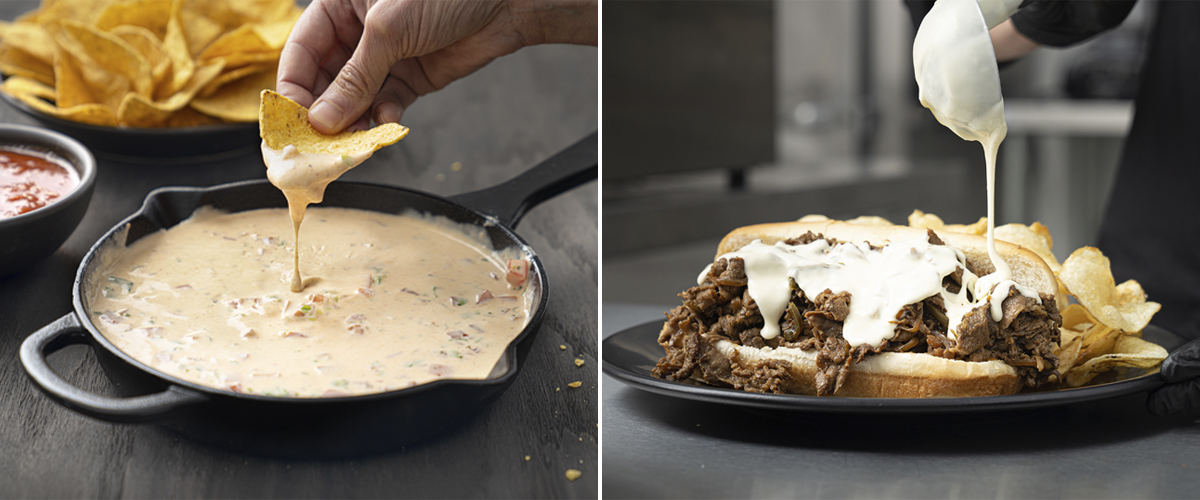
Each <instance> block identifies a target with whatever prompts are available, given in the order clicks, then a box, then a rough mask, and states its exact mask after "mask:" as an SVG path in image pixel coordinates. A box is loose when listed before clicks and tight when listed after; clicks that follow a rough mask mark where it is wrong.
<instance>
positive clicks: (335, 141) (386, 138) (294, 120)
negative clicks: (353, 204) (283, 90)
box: [258, 90, 408, 155]
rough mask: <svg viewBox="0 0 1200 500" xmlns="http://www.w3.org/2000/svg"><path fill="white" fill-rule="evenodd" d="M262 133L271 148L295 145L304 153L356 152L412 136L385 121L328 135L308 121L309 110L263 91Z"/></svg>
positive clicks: (260, 120)
mask: <svg viewBox="0 0 1200 500" xmlns="http://www.w3.org/2000/svg"><path fill="white" fill-rule="evenodd" d="M258 127H259V134H260V135H261V136H262V138H263V142H264V143H265V144H266V146H267V147H269V148H272V149H283V148H285V147H287V146H289V145H290V146H295V148H296V150H297V151H299V152H301V153H319V154H333V155H356V154H359V153H366V152H368V151H376V150H378V149H379V148H381V147H384V146H388V145H391V144H395V143H396V141H399V140H400V139H402V138H404V136H405V135H408V127H405V126H403V125H400V124H397V123H385V124H383V125H379V126H377V127H375V128H373V129H371V130H359V131H352V132H341V133H338V134H334V135H325V134H322V133H320V132H317V131H316V130H314V129H313V128H312V125H309V123H308V109H306V108H304V107H303V106H301V105H299V104H296V102H295V101H292V100H291V99H288V98H286V97H284V96H282V95H280V94H279V93H277V92H274V91H266V90H264V91H263V93H262V107H261V108H259V117H258Z"/></svg>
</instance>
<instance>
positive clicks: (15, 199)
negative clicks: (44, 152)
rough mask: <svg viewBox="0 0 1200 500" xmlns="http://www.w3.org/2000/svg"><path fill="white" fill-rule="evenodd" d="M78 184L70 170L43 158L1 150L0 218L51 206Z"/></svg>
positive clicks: (72, 171) (76, 176)
mask: <svg viewBox="0 0 1200 500" xmlns="http://www.w3.org/2000/svg"><path fill="white" fill-rule="evenodd" d="M78 183H79V178H78V175H77V174H76V173H75V171H74V170H73V169H71V168H67V167H66V166H63V165H61V164H59V163H55V162H54V161H52V160H50V159H48V158H45V157H41V156H34V155H33V154H26V153H19V152H16V151H12V150H4V149H0V217H14V216H17V215H21V214H23V213H26V212H30V211H33V210H37V209H39V208H42V207H44V206H46V205H49V204H51V203H54V201H55V200H57V199H59V198H60V197H62V196H65V195H66V194H67V193H69V192H71V189H72V188H74V187H75V185H76V184H78Z"/></svg>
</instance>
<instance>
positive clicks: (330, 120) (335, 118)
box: [308, 101, 342, 129]
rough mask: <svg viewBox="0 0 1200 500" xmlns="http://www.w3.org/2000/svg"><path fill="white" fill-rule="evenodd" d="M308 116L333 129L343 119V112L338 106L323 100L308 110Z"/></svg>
mask: <svg viewBox="0 0 1200 500" xmlns="http://www.w3.org/2000/svg"><path fill="white" fill-rule="evenodd" d="M308 117H309V119H311V120H312V121H315V122H317V123H320V124H321V125H323V126H325V128H327V129H331V128H334V127H336V126H337V124H338V122H340V121H342V112H341V111H340V110H338V109H337V107H336V106H334V105H332V104H329V103H328V102H325V101H321V102H318V103H317V104H315V105H313V107H312V109H310V110H308Z"/></svg>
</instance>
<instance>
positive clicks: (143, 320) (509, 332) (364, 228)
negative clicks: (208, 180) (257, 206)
mask: <svg viewBox="0 0 1200 500" xmlns="http://www.w3.org/2000/svg"><path fill="white" fill-rule="evenodd" d="M290 229H291V228H290V227H289V224H288V217H287V216H286V215H285V211H284V210H283V209H265V210H254V211H248V212H240V213H235V214H222V213H220V212H217V211H215V210H212V209H210V208H203V209H201V210H199V211H197V213H196V214H194V215H193V216H192V217H191V218H190V219H188V220H186V221H184V222H182V223H180V224H178V225H176V226H174V227H172V228H170V229H167V230H164V231H159V232H156V233H153V234H150V235H147V236H145V237H143V238H141V239H139V240H138V241H136V242H135V243H133V244H132V245H130V246H129V247H128V248H120V247H118V248H115V249H114V250H113V251H112V253H109V254H106V255H111V256H106V257H104V258H102V259H100V261H101V262H102V264H101V265H99V266H98V268H97V271H96V273H97V274H94V275H93V276H92V277H91V278H90V280H89V283H90V284H91V287H90V289H89V290H87V298H86V303H87V307H88V309H89V313H90V314H91V319H92V322H93V324H95V325H96V326H97V327H98V328H99V329H100V331H101V332H102V333H103V334H104V336H105V337H107V338H108V339H109V340H111V341H112V342H113V343H114V344H116V346H117V347H118V348H120V349H121V350H122V351H124V352H126V353H128V354H129V355H131V356H133V357H134V358H136V359H138V360H139V361H141V362H143V363H145V364H147V365H149V366H150V367H152V368H154V369H156V370H159V371H161V372H163V373H166V374H169V375H172V376H175V377H179V378H181V379H184V380H188V381H191V382H195V383H197V384H202V385H206V386H210V387H215V388H220V389H227V390H231V391H235V392H244V393H250V394H265V395H272V396H289V397H321V396H341V395H353V394H364V393H373V392H382V391H388V390H394V389H402V388H406V387H412V386H415V385H419V384H424V383H427V382H430V381H434V380H439V379H447V378H450V379H485V378H487V377H488V376H489V374H490V373H491V372H492V371H493V367H495V366H496V365H497V361H498V360H500V359H501V356H502V355H503V354H504V352H505V350H506V348H507V346H508V345H509V343H510V342H512V340H513V339H515V338H516V336H517V335H518V334H519V333H520V332H521V330H522V329H523V328H524V327H525V324H526V322H527V321H528V312H527V307H528V303H529V300H528V297H529V292H528V290H524V288H527V287H517V288H515V289H514V288H512V287H510V286H509V285H508V284H507V283H506V282H505V280H504V278H503V276H504V273H505V266H504V262H505V259H506V258H508V257H512V256H511V255H501V254H500V253H499V252H494V251H492V250H490V249H489V248H487V247H486V246H485V245H486V244H485V243H482V241H484V240H482V239H481V238H482V236H481V235H480V234H478V233H476V234H469V233H467V232H465V231H464V230H463V228H460V227H459V226H458V225H454V223H451V222H448V221H439V220H438V219H435V218H433V217H428V216H419V215H415V214H412V215H390V214H382V213H377V212H367V211H360V210H352V209H343V208H314V209H312V210H310V211H309V214H308V224H307V225H306V226H305V231H306V233H307V236H308V237H309V240H308V241H311V242H313V243H310V244H305V245H299V246H297V245H295V240H294V239H289V238H288V236H289V234H292V231H291V230H290ZM476 229H477V228H476ZM293 251H295V252H297V253H299V254H303V255H304V258H305V261H306V262H307V265H308V266H311V267H312V268H317V269H322V270H323V271H322V274H323V277H322V278H320V279H319V280H317V281H315V282H313V283H310V284H309V285H308V287H307V289H306V290H305V291H303V292H291V291H289V287H288V283H289V282H290V281H291V277H292V276H293V273H292V270H291V268H292V263H291V262H289V261H291V260H292V256H293Z"/></svg>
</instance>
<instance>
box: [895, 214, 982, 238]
mask: <svg viewBox="0 0 1200 500" xmlns="http://www.w3.org/2000/svg"><path fill="white" fill-rule="evenodd" d="M908 225H910V226H912V227H919V228H924V229H932V230H934V231H950V232H952V233H964V234H974V235H976V236H983V235H984V234H987V217H980V218H979V220H977V221H975V223H974V224H946V223H945V222H943V221H942V218H941V217H938V216H936V215H934V214H927V213H925V212H922V211H920V210H913V213H911V214H909V216H908Z"/></svg>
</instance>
